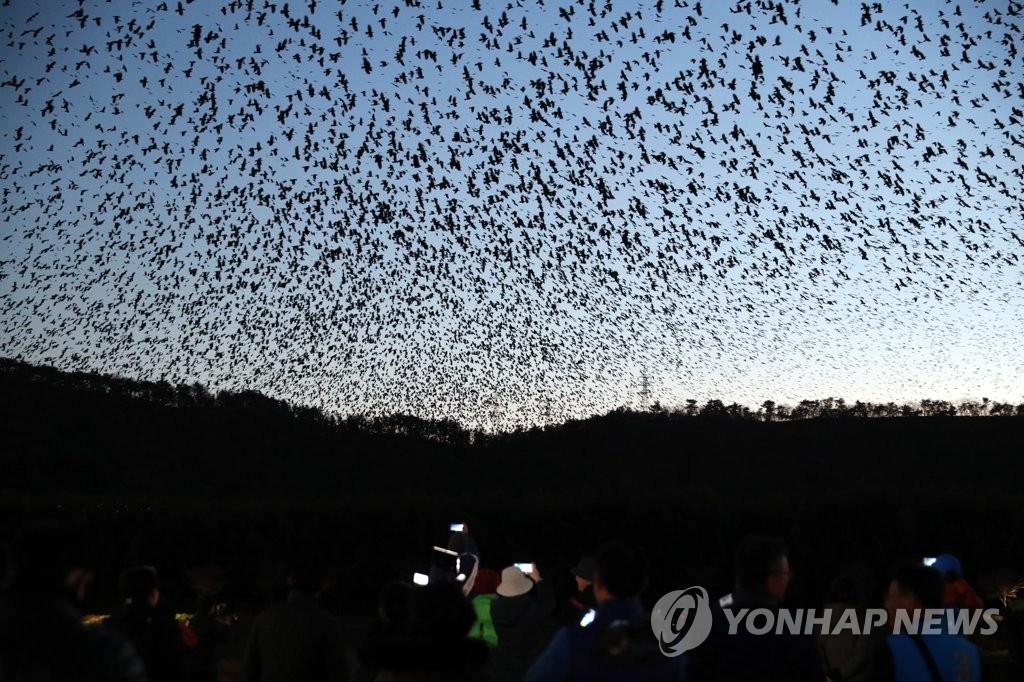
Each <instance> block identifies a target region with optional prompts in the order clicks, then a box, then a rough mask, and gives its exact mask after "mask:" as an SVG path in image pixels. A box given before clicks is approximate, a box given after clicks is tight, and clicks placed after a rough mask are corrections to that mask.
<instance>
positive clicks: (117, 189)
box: [0, 0, 1024, 425]
mask: <svg viewBox="0 0 1024 682" xmlns="http://www.w3.org/2000/svg"><path fill="white" fill-rule="evenodd" d="M774 6H775V7H776V8H777V9H762V8H759V7H758V6H756V5H755V4H750V3H738V4H729V3H717V2H704V3H692V2H690V3H683V2H678V3H676V2H664V3H656V2H653V3H600V2H598V3H589V2H568V0H564V2H563V3H559V2H545V3H540V2H527V1H525V0H524V1H522V2H518V3H493V2H485V1H483V0H481V2H480V3H479V9H476V8H474V7H473V4H472V3H469V2H465V3H463V2H459V3H453V2H445V1H444V0H442V1H441V2H440V3H438V2H436V0H435V1H434V2H422V3H421V2H405V0H403V1H402V2H365V3H364V2H346V3H328V2H318V3H306V2H299V3H294V2H293V3H287V4H286V3H264V2H253V3H247V2H233V3H232V2H202V3H200V2H194V3H182V4H181V5H180V12H179V11H177V10H178V8H179V5H178V3H176V2H170V3H160V2H153V1H151V0H145V1H143V2H135V3H131V4H127V3H122V2H111V3H105V4H104V3H93V4H90V5H89V6H88V7H86V6H85V5H83V6H82V8H83V9H82V10H81V14H76V13H77V12H78V11H79V4H78V3H77V2H64V3H53V4H52V5H47V9H45V10H42V11H38V12H37V9H36V6H35V5H34V4H30V3H10V4H9V5H7V6H4V7H2V8H0V29H2V30H3V32H4V38H5V40H4V46H3V47H2V48H0V72H2V73H0V81H3V82H4V85H3V87H0V105H2V108H0V117H2V119H3V121H2V122H3V125H2V127H0V130H2V131H3V132H2V133H0V187H2V188H3V191H4V195H3V204H2V206H3V209H2V210H3V218H4V223H3V225H4V227H3V241H2V242H0V258H2V268H3V274H4V277H3V279H0V315H2V317H3V320H4V332H3V335H2V336H0V353H2V354H3V355H6V356H12V357H21V358H23V359H25V360H29V361H34V362H45V363H48V364H55V365H57V366H59V367H62V368H66V369H95V370H99V371H106V372H114V373H118V374H124V375H128V376H133V377H139V378H147V379H155V378H160V377H164V378H167V379H168V380H171V381H202V382H204V383H207V384H209V385H210V386H211V387H213V388H237V389H241V388H253V389H257V390H261V391H264V392H266V393H268V394H271V395H275V396H278V397H283V398H287V399H291V400H296V401H298V402H302V403H306V404H312V405H317V406H320V407H324V408H325V409H329V410H338V411H341V412H370V413H387V412H392V411H409V412H414V413H417V414H421V415H424V416H441V415H445V416H455V417H457V418H459V419H461V420H463V421H464V422H466V423H470V424H485V425H486V424H489V423H490V422H492V421H495V420H497V421H500V422H501V423H503V424H515V423H532V422H534V421H537V420H543V419H548V418H562V417H567V416H584V415H588V414H592V413H594V412H601V411H604V410H607V409H611V408H613V407H616V406H618V405H631V406H636V405H637V404H638V402H639V396H638V392H639V390H640V384H641V381H642V380H641V376H642V375H645V374H646V375H648V376H649V377H650V382H651V384H652V389H653V392H652V395H653V397H654V398H656V399H659V400H661V402H662V403H664V404H668V405H673V404H679V403H682V402H683V401H684V400H686V399H687V398H695V399H698V400H701V401H704V400H707V399H709V398H720V399H723V400H725V401H726V402H729V401H738V402H741V403H745V404H749V405H757V404H760V402H762V401H763V400H765V399H769V398H770V399H773V400H775V401H776V402H790V403H793V402H796V401H798V400H800V399H804V398H820V397H826V396H835V397H844V398H846V399H847V400H848V401H853V400H857V399H860V400H871V401H889V400H894V401H897V402H900V401H911V400H916V399H920V398H925V397H928V398H946V399H952V400H957V399H961V398H968V397H970V398H981V397H989V398H991V399H993V400H1008V401H1014V402H1020V401H1022V400H1024V383H1022V379H1021V377H1022V376H1024V353H1022V352H1021V351H1020V346H1019V341H1018V337H1019V335H1020V330H1021V329H1024V304H1022V297H1021V287H1022V267H1021V261H1020V258H1021V256H1022V252H1024V242H1022V241H1021V240H1022V239H1024V226H1022V225H1021V222H1022V215H1024V206H1022V202H1021V200H1020V198H1019V187H1020V185H1021V182H1022V179H1024V173H1022V162H1021V160H1022V159H1024V156H1022V155H1024V149H1021V146H1022V138H1024V135H1022V134H1021V133H1020V121H1021V120H1022V113H1021V110H1022V109H1024V89H1022V88H1024V86H1022V85H1021V80H1022V78H1021V76H1022V73H1024V70H1022V68H1021V59H1022V57H1021V54H1020V52H1019V47H1018V44H1020V42H1021V35H1020V29H1021V21H1020V17H1021V13H1020V12H1021V7H1020V3H1008V2H972V3H968V2H963V3H960V4H957V3H955V2H951V3H935V2H918V3H913V2H912V3H908V4H907V6H906V8H905V7H904V5H903V4H897V5H893V4H889V3H885V4H884V5H883V4H879V5H873V4H872V3H868V4H866V5H862V4H861V3H859V2H856V3H854V2H844V1H840V2H836V3H825V2H814V3H809V2H805V3H794V2H784V3H775V5H774ZM286 7H287V16H285V13H286V9H285V8H286ZM524 24H525V28H524ZM1021 47H1024V45H1021ZM321 62H322V63H321ZM549 404H550V405H551V409H550V412H551V414H550V415H547V414H546V413H547V412H548V411H549V410H548V407H547V406H548V405H549Z"/></svg>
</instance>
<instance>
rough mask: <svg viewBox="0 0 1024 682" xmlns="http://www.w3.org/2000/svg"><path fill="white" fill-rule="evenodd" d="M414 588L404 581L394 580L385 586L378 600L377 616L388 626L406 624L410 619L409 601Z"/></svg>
mask: <svg viewBox="0 0 1024 682" xmlns="http://www.w3.org/2000/svg"><path fill="white" fill-rule="evenodd" d="M412 592H413V587H412V585H410V584H409V583H407V582H404V581H402V580H393V581H391V582H389V583H388V584H387V585H385V586H384V589H382V590H381V591H380V596H379V597H378V598H377V615H378V616H380V619H381V620H382V621H384V622H385V623H388V624H396V623H404V622H405V621H407V620H408V619H409V601H410V600H411V599H412Z"/></svg>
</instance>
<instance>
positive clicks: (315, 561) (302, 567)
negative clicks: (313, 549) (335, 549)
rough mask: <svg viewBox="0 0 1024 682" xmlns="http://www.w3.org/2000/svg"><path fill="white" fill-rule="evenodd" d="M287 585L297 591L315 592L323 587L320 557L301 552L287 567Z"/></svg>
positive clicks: (322, 570) (322, 567) (322, 568)
mask: <svg viewBox="0 0 1024 682" xmlns="http://www.w3.org/2000/svg"><path fill="white" fill-rule="evenodd" d="M288 587H290V588H291V589H293V590H296V591H298V592H308V593H309V594H316V593H317V592H319V591H320V590H322V589H323V587H324V566H323V562H321V561H320V557H318V556H316V555H313V554H302V555H300V556H297V557H295V559H293V560H292V563H291V565H290V566H289V567H288Z"/></svg>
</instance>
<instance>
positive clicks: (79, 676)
mask: <svg viewBox="0 0 1024 682" xmlns="http://www.w3.org/2000/svg"><path fill="white" fill-rule="evenodd" d="M21 679H32V680H53V682H62V681H67V682H71V681H72V680H74V682H146V674H145V671H144V669H143V667H142V661H141V660H140V659H139V657H138V655H137V654H136V653H135V649H134V647H132V645H131V643H130V642H129V641H128V640H127V639H125V638H124V637H121V636H120V635H118V634H115V633H113V632H110V631H108V630H106V629H105V628H102V627H99V626H96V627H86V626H85V625H83V624H82V619H81V616H80V615H79V614H78V612H77V611H76V610H75V608H74V607H73V606H72V605H71V603H70V602H69V601H67V600H65V599H61V598H59V597H56V596H53V595H43V594H36V595H29V594H21V595H11V594H7V595H3V596H0V680H21Z"/></svg>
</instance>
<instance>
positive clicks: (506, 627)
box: [491, 580, 555, 682]
mask: <svg viewBox="0 0 1024 682" xmlns="http://www.w3.org/2000/svg"><path fill="white" fill-rule="evenodd" d="M554 607H555V596H554V593H553V592H552V589H551V585H550V583H549V581H547V580H541V581H539V582H537V583H536V584H535V585H534V586H533V589H532V590H530V591H529V592H527V593H526V594H523V595H519V596H518V597H502V596H499V597H498V598H497V599H495V600H494V601H492V602H491V621H492V622H493V623H494V631H495V633H497V635H498V646H497V647H495V649H494V653H493V654H492V656H491V670H492V671H493V672H494V679H495V682H505V681H506V680H508V681H509V682H511V681H513V680H514V681H515V682H521V680H522V679H523V676H524V675H525V674H526V671H527V670H528V669H529V667H530V664H531V663H533V661H534V659H535V658H537V656H538V655H539V654H540V653H541V652H542V651H543V650H544V646H545V645H546V644H547V643H548V641H549V640H550V638H551V634H552V626H553V623H552V620H551V616H552V612H553V611H554Z"/></svg>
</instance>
